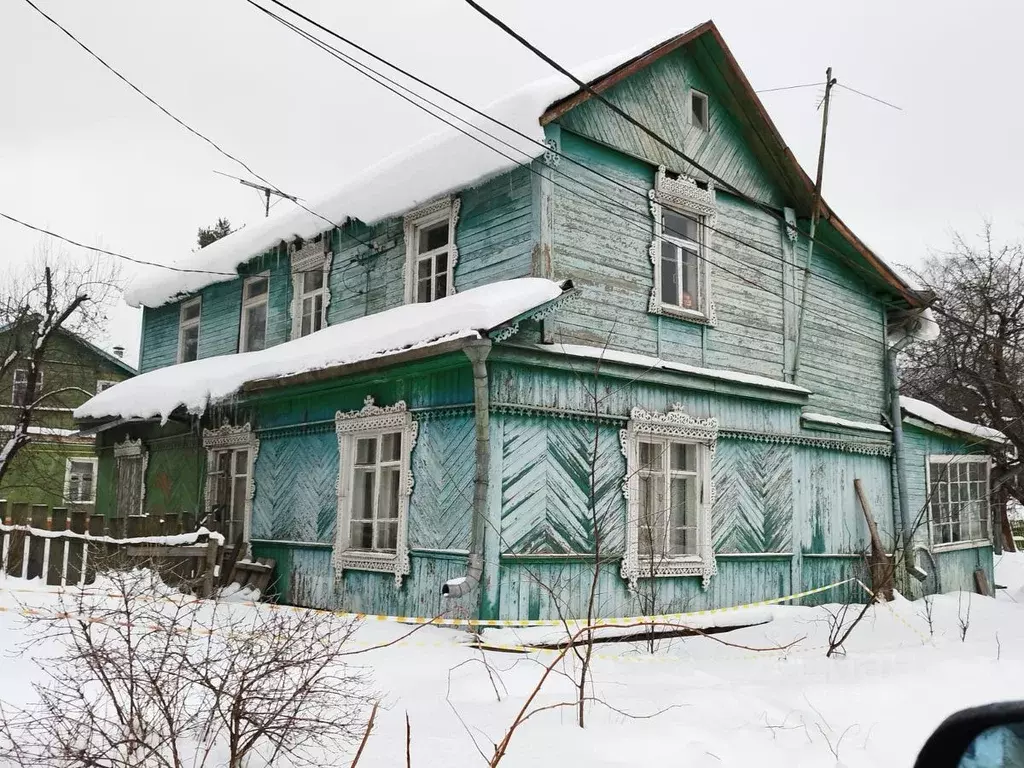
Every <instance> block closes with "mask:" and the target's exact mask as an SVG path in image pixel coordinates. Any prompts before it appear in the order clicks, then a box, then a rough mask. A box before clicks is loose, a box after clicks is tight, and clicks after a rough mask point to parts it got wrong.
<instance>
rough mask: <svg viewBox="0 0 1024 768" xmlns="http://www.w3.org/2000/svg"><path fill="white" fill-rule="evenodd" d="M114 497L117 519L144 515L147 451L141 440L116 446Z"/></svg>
mask: <svg viewBox="0 0 1024 768" xmlns="http://www.w3.org/2000/svg"><path fill="white" fill-rule="evenodd" d="M114 475H115V478H114V480H115V485H114V496H115V505H116V507H115V513H116V515H117V517H131V516H132V515H141V514H143V508H142V502H143V500H144V498H145V488H146V451H145V450H143V448H142V441H141V440H135V441H132V440H126V441H125V442H123V443H118V444H116V445H115V446H114Z"/></svg>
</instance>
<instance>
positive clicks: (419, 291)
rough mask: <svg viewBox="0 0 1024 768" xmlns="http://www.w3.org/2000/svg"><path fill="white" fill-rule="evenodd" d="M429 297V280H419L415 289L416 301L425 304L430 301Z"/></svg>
mask: <svg viewBox="0 0 1024 768" xmlns="http://www.w3.org/2000/svg"><path fill="white" fill-rule="evenodd" d="M431 298H432V297H431V295H430V278H429V277H428V278H426V279H425V280H420V281H419V283H418V285H417V287H416V301H418V302H420V303H425V302H428V301H430V300H431Z"/></svg>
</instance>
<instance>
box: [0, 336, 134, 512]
mask: <svg viewBox="0 0 1024 768" xmlns="http://www.w3.org/2000/svg"><path fill="white" fill-rule="evenodd" d="M16 334H17V329H15V328H11V327H6V328H4V329H0V350H4V351H3V352H0V354H2V355H3V356H4V357H6V355H7V353H8V351H14V350H16V349H19V348H20V346H23V342H20V341H19V340H18V339H16V338H15V335H16ZM27 368H28V366H27V364H25V365H20V364H17V363H16V364H15V365H14V366H13V367H12V368H11V369H10V370H9V372H8V373H7V375H5V376H3V377H0V445H2V444H3V443H4V441H5V440H6V439H7V438H8V437H10V435H11V433H12V432H13V431H14V424H15V423H16V421H17V417H18V414H19V413H20V411H21V409H22V405H23V404H24V403H25V402H26V400H27V399H28V398H30V396H31V397H32V400H39V403H38V405H37V406H36V407H35V408H34V412H33V416H32V424H31V426H29V435H30V442H29V443H28V445H26V446H25V447H24V448H22V449H21V450H20V451H19V452H18V454H17V455H16V456H15V458H14V460H13V461H12V462H11V466H10V467H9V468H8V470H7V472H6V473H5V474H4V478H3V481H2V482H0V500H5V501H8V502H10V503H11V504H13V505H26V506H27V505H30V504H44V505H47V506H58V507H59V506H64V507H69V508H72V509H80V510H83V511H87V512H88V511H90V510H91V509H92V508H93V505H94V504H95V502H96V482H95V478H96V470H97V464H98V457H97V455H96V452H95V442H96V441H95V438H94V437H93V436H91V435H79V434H78V430H77V428H76V426H75V420H74V418H73V417H72V411H73V410H74V409H75V408H76V407H77V406H79V405H81V404H82V403H84V402H85V401H86V400H89V399H90V398H91V397H93V396H94V395H96V394H98V393H100V392H102V391H103V390H104V389H107V388H109V387H112V386H114V385H115V384H117V383H118V382H120V381H124V380H125V379H127V378H130V377H132V376H134V375H135V369H134V368H133V367H132V366H130V365H128V363H126V362H125V361H124V360H123V359H122V358H121V357H119V356H118V355H112V354H110V353H109V352H106V351H105V350H103V349H100V348H99V347H97V346H96V345H94V344H92V343H91V342H89V341H87V340H86V339H84V338H82V337H81V336H79V335H78V334H75V333H71V332H70V331H66V330H61V331H58V332H57V333H56V334H55V335H54V336H53V337H52V338H51V340H50V342H49V344H48V347H47V351H46V356H45V358H44V359H43V362H42V366H41V367H40V372H41V374H42V376H41V382H38V383H37V385H36V392H35V393H34V394H33V393H30V392H29V391H28V375H27ZM2 506H3V505H0V507H2Z"/></svg>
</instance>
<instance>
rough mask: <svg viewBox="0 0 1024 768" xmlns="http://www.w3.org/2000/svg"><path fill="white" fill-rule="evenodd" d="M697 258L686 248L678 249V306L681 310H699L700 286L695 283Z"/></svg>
mask: <svg viewBox="0 0 1024 768" xmlns="http://www.w3.org/2000/svg"><path fill="white" fill-rule="evenodd" d="M697 259H698V256H697V254H696V253H694V252H693V251H691V250H689V249H687V248H680V249H679V260H680V265H679V266H680V269H679V283H680V285H679V306H681V307H682V308H683V309H699V308H700V298H699V295H700V294H699V291H700V285H699V283H698V282H697Z"/></svg>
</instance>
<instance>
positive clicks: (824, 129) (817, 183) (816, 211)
mask: <svg viewBox="0 0 1024 768" xmlns="http://www.w3.org/2000/svg"><path fill="white" fill-rule="evenodd" d="M835 84H836V79H835V78H834V77H832V67H829V68H828V69H826V70H825V98H823V99H822V101H821V104H822V106H823V107H824V110H823V111H822V114H821V144H820V146H819V147H818V173H817V175H816V176H815V179H814V195H813V198H812V203H811V228H810V230H809V231H808V242H807V261H806V262H805V263H804V280H803V286H802V287H801V289H800V315H799V319H798V320H797V324H796V344H795V345H794V352H793V381H796V379H797V375H798V373H799V372H800V342H801V341H802V340H803V335H804V334H803V330H804V317H806V316H807V285H808V283H810V280H811V258H812V257H813V255H814V234H815V232H816V231H817V228H818V217H819V215H820V213H821V178H822V175H823V174H824V172H825V137H826V136H827V135H828V108H829V105H830V104H831V102H832V87H833V86H834V85H835Z"/></svg>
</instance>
